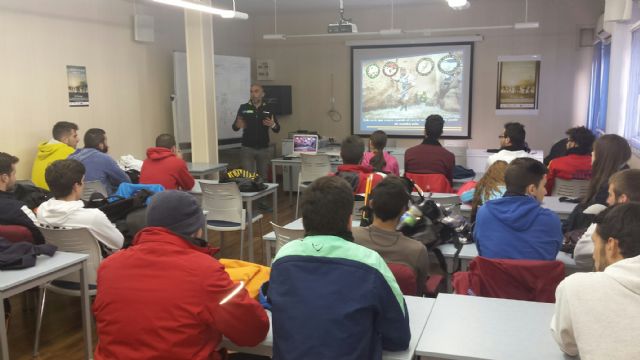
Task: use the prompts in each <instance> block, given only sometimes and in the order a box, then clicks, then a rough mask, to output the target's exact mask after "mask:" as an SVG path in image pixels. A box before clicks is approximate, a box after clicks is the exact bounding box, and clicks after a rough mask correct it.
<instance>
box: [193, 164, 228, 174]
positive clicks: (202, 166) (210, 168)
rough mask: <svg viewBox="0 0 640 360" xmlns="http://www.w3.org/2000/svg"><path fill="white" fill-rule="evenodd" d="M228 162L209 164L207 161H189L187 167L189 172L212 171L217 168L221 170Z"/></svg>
mask: <svg viewBox="0 0 640 360" xmlns="http://www.w3.org/2000/svg"><path fill="white" fill-rule="evenodd" d="M227 165H228V164H225V163H220V164H207V163H187V169H189V172H193V173H200V172H211V171H216V170H221V169H224V168H226V167H227Z"/></svg>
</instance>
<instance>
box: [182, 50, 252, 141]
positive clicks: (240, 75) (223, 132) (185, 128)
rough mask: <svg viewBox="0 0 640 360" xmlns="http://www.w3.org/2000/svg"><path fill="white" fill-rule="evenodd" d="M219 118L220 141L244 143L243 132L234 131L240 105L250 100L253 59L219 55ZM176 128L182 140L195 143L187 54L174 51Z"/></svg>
mask: <svg viewBox="0 0 640 360" xmlns="http://www.w3.org/2000/svg"><path fill="white" fill-rule="evenodd" d="M214 61H215V77H216V118H217V121H218V144H240V141H241V136H242V133H241V132H240V131H238V132H236V131H233V129H232V128H231V125H232V124H233V122H234V121H235V118H236V113H237V111H238V107H239V106H240V105H241V104H243V103H246V102H247V101H248V99H249V88H250V87H251V67H250V66H251V59H250V58H248V57H239V56H223V55H215V56H214ZM173 91H174V95H173V98H172V109H173V131H174V136H175V137H176V141H177V142H178V143H190V142H191V124H190V122H189V87H188V81H187V54H186V53H184V52H180V51H174V52H173Z"/></svg>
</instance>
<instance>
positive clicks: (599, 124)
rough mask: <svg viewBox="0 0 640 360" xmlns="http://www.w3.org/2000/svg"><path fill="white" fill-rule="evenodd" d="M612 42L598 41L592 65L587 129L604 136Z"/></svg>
mask: <svg viewBox="0 0 640 360" xmlns="http://www.w3.org/2000/svg"><path fill="white" fill-rule="evenodd" d="M610 59H611V42H609V41H606V42H605V41H598V42H597V43H596V44H595V45H594V46H593V61H592V65H591V91H590V94H589V111H588V119H587V127H588V128H589V129H591V131H593V132H594V133H595V134H597V135H601V134H604V133H605V131H606V128H607V123H606V121H607V96H608V93H609V90H608V89H609V63H610Z"/></svg>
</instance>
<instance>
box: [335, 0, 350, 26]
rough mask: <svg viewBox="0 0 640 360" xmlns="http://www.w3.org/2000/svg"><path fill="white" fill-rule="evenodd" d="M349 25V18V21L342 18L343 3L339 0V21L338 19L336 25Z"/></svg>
mask: <svg viewBox="0 0 640 360" xmlns="http://www.w3.org/2000/svg"><path fill="white" fill-rule="evenodd" d="M349 23H351V18H349V19H345V18H344V1H343V0H340V19H338V24H339V25H344V24H349Z"/></svg>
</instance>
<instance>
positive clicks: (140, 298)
mask: <svg viewBox="0 0 640 360" xmlns="http://www.w3.org/2000/svg"><path fill="white" fill-rule="evenodd" d="M147 222H148V227H147V228H145V229H143V230H142V231H140V232H139V233H138V234H137V235H136V238H135V240H134V241H133V246H131V247H129V248H127V249H124V250H122V251H119V252H118V253H116V254H113V255H112V256H110V257H109V258H107V259H105V260H104V261H103V262H102V263H101V264H100V268H99V269H98V284H99V287H100V290H99V291H98V295H97V296H96V300H95V302H94V303H93V312H94V314H95V318H96V326H97V330H98V334H99V342H98V346H97V347H96V350H95V358H96V360H100V359H160V358H162V359H194V360H197V359H201V360H205V359H220V358H221V357H220V355H219V354H218V352H217V349H218V347H219V345H220V341H221V340H222V337H223V336H225V337H227V338H228V339H229V340H231V341H233V342H234V343H236V344H238V345H241V346H255V345H257V344H258V343H260V341H262V340H263V339H264V338H265V336H266V335H267V333H268V331H269V319H268V317H267V314H266V313H265V311H264V309H263V308H262V306H261V305H260V304H259V303H258V302H257V301H255V300H253V299H252V298H251V297H250V296H249V294H248V293H247V291H246V290H245V289H243V288H242V285H238V284H234V283H233V282H232V281H231V279H230V278H229V275H228V274H227V273H226V272H225V270H224V267H223V266H222V265H221V264H220V263H219V262H218V260H216V259H215V258H214V257H213V256H212V255H211V254H210V250H209V249H208V248H207V246H206V245H207V243H206V241H205V240H201V239H199V237H201V236H202V235H203V230H202V228H203V227H204V225H205V217H204V215H203V214H202V209H201V208H200V207H199V206H198V204H197V203H196V200H195V199H194V198H193V196H191V195H190V194H188V193H185V192H181V191H175V190H172V191H165V192H162V193H158V194H156V195H155V196H154V197H153V198H152V201H151V204H150V205H149V209H148V212H147ZM238 290H239V291H238Z"/></svg>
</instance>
